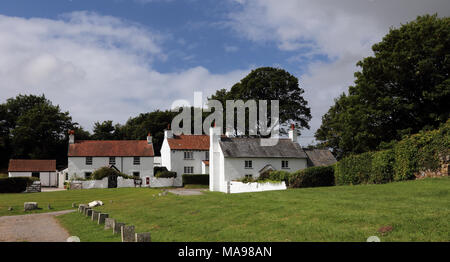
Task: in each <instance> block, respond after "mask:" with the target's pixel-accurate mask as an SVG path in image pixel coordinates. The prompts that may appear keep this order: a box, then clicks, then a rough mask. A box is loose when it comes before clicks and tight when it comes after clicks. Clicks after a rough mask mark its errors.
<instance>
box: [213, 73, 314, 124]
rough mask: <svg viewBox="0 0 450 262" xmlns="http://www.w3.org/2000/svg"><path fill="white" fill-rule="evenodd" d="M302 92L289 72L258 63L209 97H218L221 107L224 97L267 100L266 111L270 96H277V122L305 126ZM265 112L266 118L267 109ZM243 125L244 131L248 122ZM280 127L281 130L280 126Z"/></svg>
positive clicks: (308, 116) (308, 115)
mask: <svg viewBox="0 0 450 262" xmlns="http://www.w3.org/2000/svg"><path fill="white" fill-rule="evenodd" d="M303 93H304V90H303V89H302V88H300V87H299V83H298V79H297V78H296V77H295V76H293V75H291V74H290V73H289V72H287V71H285V70H283V69H279V68H272V67H261V68H258V69H255V70H252V71H251V72H250V74H248V75H247V76H246V77H244V78H243V79H242V80H241V81H240V82H239V83H236V84H235V85H234V86H233V87H231V89H230V91H227V90H225V89H221V90H218V91H217V92H216V93H215V94H214V95H212V96H211V98H210V99H215V100H219V101H221V102H222V105H223V107H224V110H226V103H225V101H226V100H243V101H247V100H250V99H254V100H267V101H268V112H270V110H271V105H270V100H279V107H280V111H279V113H280V116H279V117H280V124H281V125H284V126H285V125H286V124H290V123H294V124H295V125H296V126H297V127H298V128H308V129H309V124H308V122H309V121H310V120H311V110H310V108H309V107H308V102H307V101H306V100H305V99H304V98H303ZM267 116H268V119H269V122H270V120H271V119H270V113H268V114H267ZM224 119H225V114H224ZM235 119H236V118H235ZM258 119H259V116H258ZM246 120H248V117H246ZM246 129H247V130H246V132H247V131H248V124H247V127H246ZM281 131H282V132H283V131H284V132H285V130H284V129H283V128H282V129H281Z"/></svg>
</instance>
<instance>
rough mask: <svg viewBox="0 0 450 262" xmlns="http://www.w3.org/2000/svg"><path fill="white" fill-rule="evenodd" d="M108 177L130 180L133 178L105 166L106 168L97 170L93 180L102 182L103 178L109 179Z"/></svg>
mask: <svg viewBox="0 0 450 262" xmlns="http://www.w3.org/2000/svg"><path fill="white" fill-rule="evenodd" d="M108 176H121V177H123V178H128V179H132V178H133V177H132V176H129V175H127V174H124V173H121V172H119V171H117V170H116V169H114V168H110V167H106V166H105V167H101V168H99V169H97V170H95V171H94V172H93V173H92V175H91V180H102V179H103V178H105V177H108Z"/></svg>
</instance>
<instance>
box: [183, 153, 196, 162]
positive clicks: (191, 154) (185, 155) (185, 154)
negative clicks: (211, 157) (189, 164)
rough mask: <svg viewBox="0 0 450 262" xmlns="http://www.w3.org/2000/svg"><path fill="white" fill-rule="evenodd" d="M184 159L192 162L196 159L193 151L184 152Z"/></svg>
mask: <svg viewBox="0 0 450 262" xmlns="http://www.w3.org/2000/svg"><path fill="white" fill-rule="evenodd" d="M184 159H188V160H192V159H194V152H193V151H184Z"/></svg>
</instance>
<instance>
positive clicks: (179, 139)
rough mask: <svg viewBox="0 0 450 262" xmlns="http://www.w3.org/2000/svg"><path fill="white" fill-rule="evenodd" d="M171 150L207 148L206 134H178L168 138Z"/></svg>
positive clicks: (207, 139)
mask: <svg viewBox="0 0 450 262" xmlns="http://www.w3.org/2000/svg"><path fill="white" fill-rule="evenodd" d="M167 142H169V147H170V149H172V150H186V149H187V150H209V136H208V135H179V136H173V138H168V139H167Z"/></svg>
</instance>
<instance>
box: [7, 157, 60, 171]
mask: <svg viewBox="0 0 450 262" xmlns="http://www.w3.org/2000/svg"><path fill="white" fill-rule="evenodd" d="M45 171H52V172H56V160H38V159H10V160H9V167H8V172H45Z"/></svg>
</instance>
